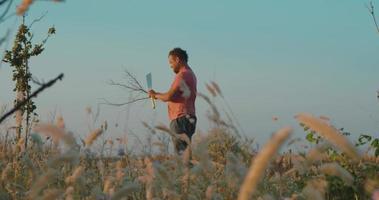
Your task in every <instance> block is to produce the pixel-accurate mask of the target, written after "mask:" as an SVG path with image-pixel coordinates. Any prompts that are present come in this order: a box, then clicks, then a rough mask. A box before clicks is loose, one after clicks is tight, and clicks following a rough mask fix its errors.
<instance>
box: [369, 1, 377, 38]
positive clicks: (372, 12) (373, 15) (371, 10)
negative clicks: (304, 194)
mask: <svg viewBox="0 0 379 200" xmlns="http://www.w3.org/2000/svg"><path fill="white" fill-rule="evenodd" d="M367 9H368V11H369V13H370V15H371V16H372V19H373V21H374V24H375V27H376V31H377V32H378V33H379V25H378V22H377V21H376V17H375V11H374V4H373V3H372V1H370V5H367Z"/></svg>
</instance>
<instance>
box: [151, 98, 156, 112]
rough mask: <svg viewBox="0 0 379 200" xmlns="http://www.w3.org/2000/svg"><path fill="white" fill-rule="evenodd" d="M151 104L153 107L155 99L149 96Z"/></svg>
mask: <svg viewBox="0 0 379 200" xmlns="http://www.w3.org/2000/svg"><path fill="white" fill-rule="evenodd" d="M151 106H152V107H153V109H155V99H154V98H153V97H151Z"/></svg>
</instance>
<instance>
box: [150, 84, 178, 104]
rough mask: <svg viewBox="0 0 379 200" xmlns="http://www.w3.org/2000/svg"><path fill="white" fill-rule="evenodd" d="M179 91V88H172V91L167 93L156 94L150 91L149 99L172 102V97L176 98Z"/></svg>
mask: <svg viewBox="0 0 379 200" xmlns="http://www.w3.org/2000/svg"><path fill="white" fill-rule="evenodd" d="M177 90H178V87H176V88H170V90H169V91H168V92H165V93H160V92H155V91H154V90H150V91H149V93H148V94H149V97H153V98H154V99H159V100H161V101H163V102H167V101H171V100H172V97H173V96H174V94H175V93H176V91H177Z"/></svg>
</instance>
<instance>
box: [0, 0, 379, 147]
mask: <svg viewBox="0 0 379 200" xmlns="http://www.w3.org/2000/svg"><path fill="white" fill-rule="evenodd" d="M365 3H366V1H363V0H346V1H337V0H313V1H304V0H287V1H274V0H265V1H263V0H262V1H252V0H249V1H248V0H246V1H242V0H241V1H219V0H218V1H216V0H209V1H200V0H192V1H169V0H158V1H141V0H113V1H98V0H86V1H85V0H81V1H74V0H67V2H65V3H62V4H56V3H48V2H38V1H37V3H35V4H34V5H33V7H32V8H31V10H30V12H29V17H28V20H29V21H30V20H32V19H34V18H37V17H38V16H40V15H41V14H42V13H44V12H45V11H48V15H47V16H46V17H45V18H44V19H43V20H42V21H41V22H40V23H37V24H35V25H34V28H33V30H34V32H35V33H36V40H35V41H38V39H39V38H42V37H43V36H44V34H45V32H46V30H47V29H48V27H49V26H50V25H54V26H55V27H56V29H57V34H56V35H55V36H54V37H53V38H51V39H50V40H49V41H48V44H47V47H46V51H45V52H44V53H43V54H42V55H41V56H39V57H38V58H34V59H33V60H32V61H31V70H32V72H33V73H34V75H35V76H37V77H39V78H43V79H45V80H47V79H49V78H52V77H54V76H56V75H57V74H58V73H60V72H63V73H65V78H64V80H63V82H60V83H58V84H57V85H56V86H54V87H53V88H51V89H49V90H47V91H46V92H45V93H44V94H42V95H41V96H40V97H38V99H37V100H36V102H37V105H38V109H39V113H40V115H41V117H42V119H47V118H48V112H50V111H53V110H54V108H55V107H57V111H58V113H60V114H62V115H63V117H64V118H65V120H66V123H67V126H68V127H69V128H70V129H71V130H73V131H75V132H76V133H77V134H86V131H87V130H88V128H87V119H86V115H85V112H84V109H85V107H87V106H92V107H94V108H95V106H96V104H97V103H98V102H99V98H104V97H105V98H108V99H109V100H112V101H115V102H122V101H126V100H127V98H128V94H127V93H125V92H123V91H122V90H119V89H116V88H113V87H111V86H109V85H108V84H107V81H108V80H110V79H114V80H122V71H123V69H124V68H128V69H129V70H130V71H132V72H134V73H135V74H136V75H137V76H138V77H139V78H140V79H141V80H144V76H145V74H146V73H148V72H152V74H153V81H154V86H155V89H156V90H158V91H162V90H166V89H167V88H168V86H169V84H170V82H171V80H172V78H173V74H172V72H171V70H170V69H169V67H168V64H167V53H168V51H169V50H170V49H171V48H173V47H177V46H179V47H182V48H184V49H186V50H187V52H188V53H189V64H190V65H191V66H192V68H193V70H194V71H195V72H196V74H197V76H198V86H199V91H203V92H204V91H205V87H204V83H206V82H208V81H211V80H215V81H216V82H218V83H219V85H220V86H221V87H222V90H223V92H224V94H225V96H226V98H227V99H228V101H229V104H230V105H231V106H232V108H233V109H234V112H235V113H236V115H237V117H238V118H239V120H240V123H241V124H242V126H243V128H244V130H245V132H246V133H247V134H248V135H249V136H250V137H255V138H257V139H258V141H264V140H266V139H267V138H268V137H269V136H270V134H271V132H273V131H275V130H276V129H278V128H279V127H281V126H283V125H293V126H296V122H295V120H294V119H293V116H294V115H295V114H296V113H298V112H310V113H313V114H315V115H326V116H329V117H330V118H332V119H333V122H334V124H335V125H336V126H337V127H345V128H346V129H347V130H349V131H351V132H353V133H356V134H359V133H370V134H375V135H376V136H379V134H378V130H379V102H378V100H377V99H376V90H377V89H378V88H379V79H378V75H379V66H378V64H379V35H378V34H377V33H376V32H375V29H374V25H373V22H372V19H371V18H370V15H369V14H368V11H367V9H366V7H365ZM374 3H375V4H376V5H377V6H378V8H379V1H374ZM377 12H378V14H379V9H377ZM19 21H20V20H19V19H16V18H12V19H10V20H8V21H7V23H5V24H2V25H1V27H0V33H4V32H5V30H6V27H10V26H12V25H14V24H16V25H17V24H18V23H19ZM13 30H14V29H13ZM0 91H1V95H0V102H1V103H2V104H7V103H8V104H9V103H10V102H12V99H13V96H14V94H12V82H11V71H10V69H9V67H8V66H7V65H3V66H2V68H1V69H0ZM197 105H198V113H199V118H200V123H199V129H201V130H203V131H205V130H206V128H207V124H208V123H207V122H206V121H205V120H206V119H205V118H206V117H205V114H204V113H205V111H206V109H207V107H206V106H205V104H204V103H203V102H202V100H200V99H199V100H198V104H197ZM125 110H127V108H111V107H104V109H102V112H101V116H100V119H101V120H104V119H108V121H109V123H110V124H114V123H118V124H120V127H122V128H124V127H125V126H126V124H127V125H128V128H131V129H135V130H140V127H141V126H140V123H139V122H140V121H142V120H144V121H148V122H151V121H153V122H154V121H155V122H164V123H168V120H167V116H166V112H167V111H166V106H165V105H164V104H162V103H161V104H159V105H158V109H157V110H156V111H154V112H153V111H152V110H151V107H150V104H149V102H146V103H142V104H136V105H133V106H132V107H130V113H131V115H130V118H129V119H130V121H129V122H128V123H126V119H125V118H126V117H125V116H126V115H127V112H126V111H125ZM272 116H277V117H278V118H279V121H277V122H273V121H272V120H271V118H272ZM121 132H122V130H121V128H119V129H115V130H114V131H113V132H112V133H110V134H113V135H117V134H119V133H121ZM137 132H139V131H137ZM140 132H141V131H140ZM298 135H299V136H300V132H299V133H298Z"/></svg>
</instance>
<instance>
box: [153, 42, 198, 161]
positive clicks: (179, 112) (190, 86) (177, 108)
mask: <svg viewBox="0 0 379 200" xmlns="http://www.w3.org/2000/svg"><path fill="white" fill-rule="evenodd" d="M168 61H169V64H170V67H171V68H172V70H173V71H174V73H175V74H176V76H175V79H174V81H173V83H172V84H171V87H170V89H169V91H168V92H165V93H159V92H155V91H154V90H150V91H149V97H151V98H154V99H159V100H161V101H163V102H167V105H168V116H169V119H170V121H171V122H170V129H171V131H172V132H174V134H177V136H178V137H176V138H177V139H175V138H173V141H174V146H175V150H176V152H177V153H178V154H179V155H181V154H182V153H183V152H184V150H185V149H186V148H187V145H188V144H187V143H188V142H190V140H191V137H192V135H193V134H194V132H195V128H196V121H197V118H196V113H195V100H196V93H197V89H196V84H197V80H196V76H195V74H194V73H193V71H192V69H191V68H190V67H189V65H188V63H187V62H188V55H187V52H186V51H184V50H183V49H181V48H174V49H173V50H171V51H170V52H169V54H168ZM182 134H183V135H182ZM183 136H184V138H186V137H185V136H187V137H188V139H189V140H187V141H186V140H185V139H183Z"/></svg>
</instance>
